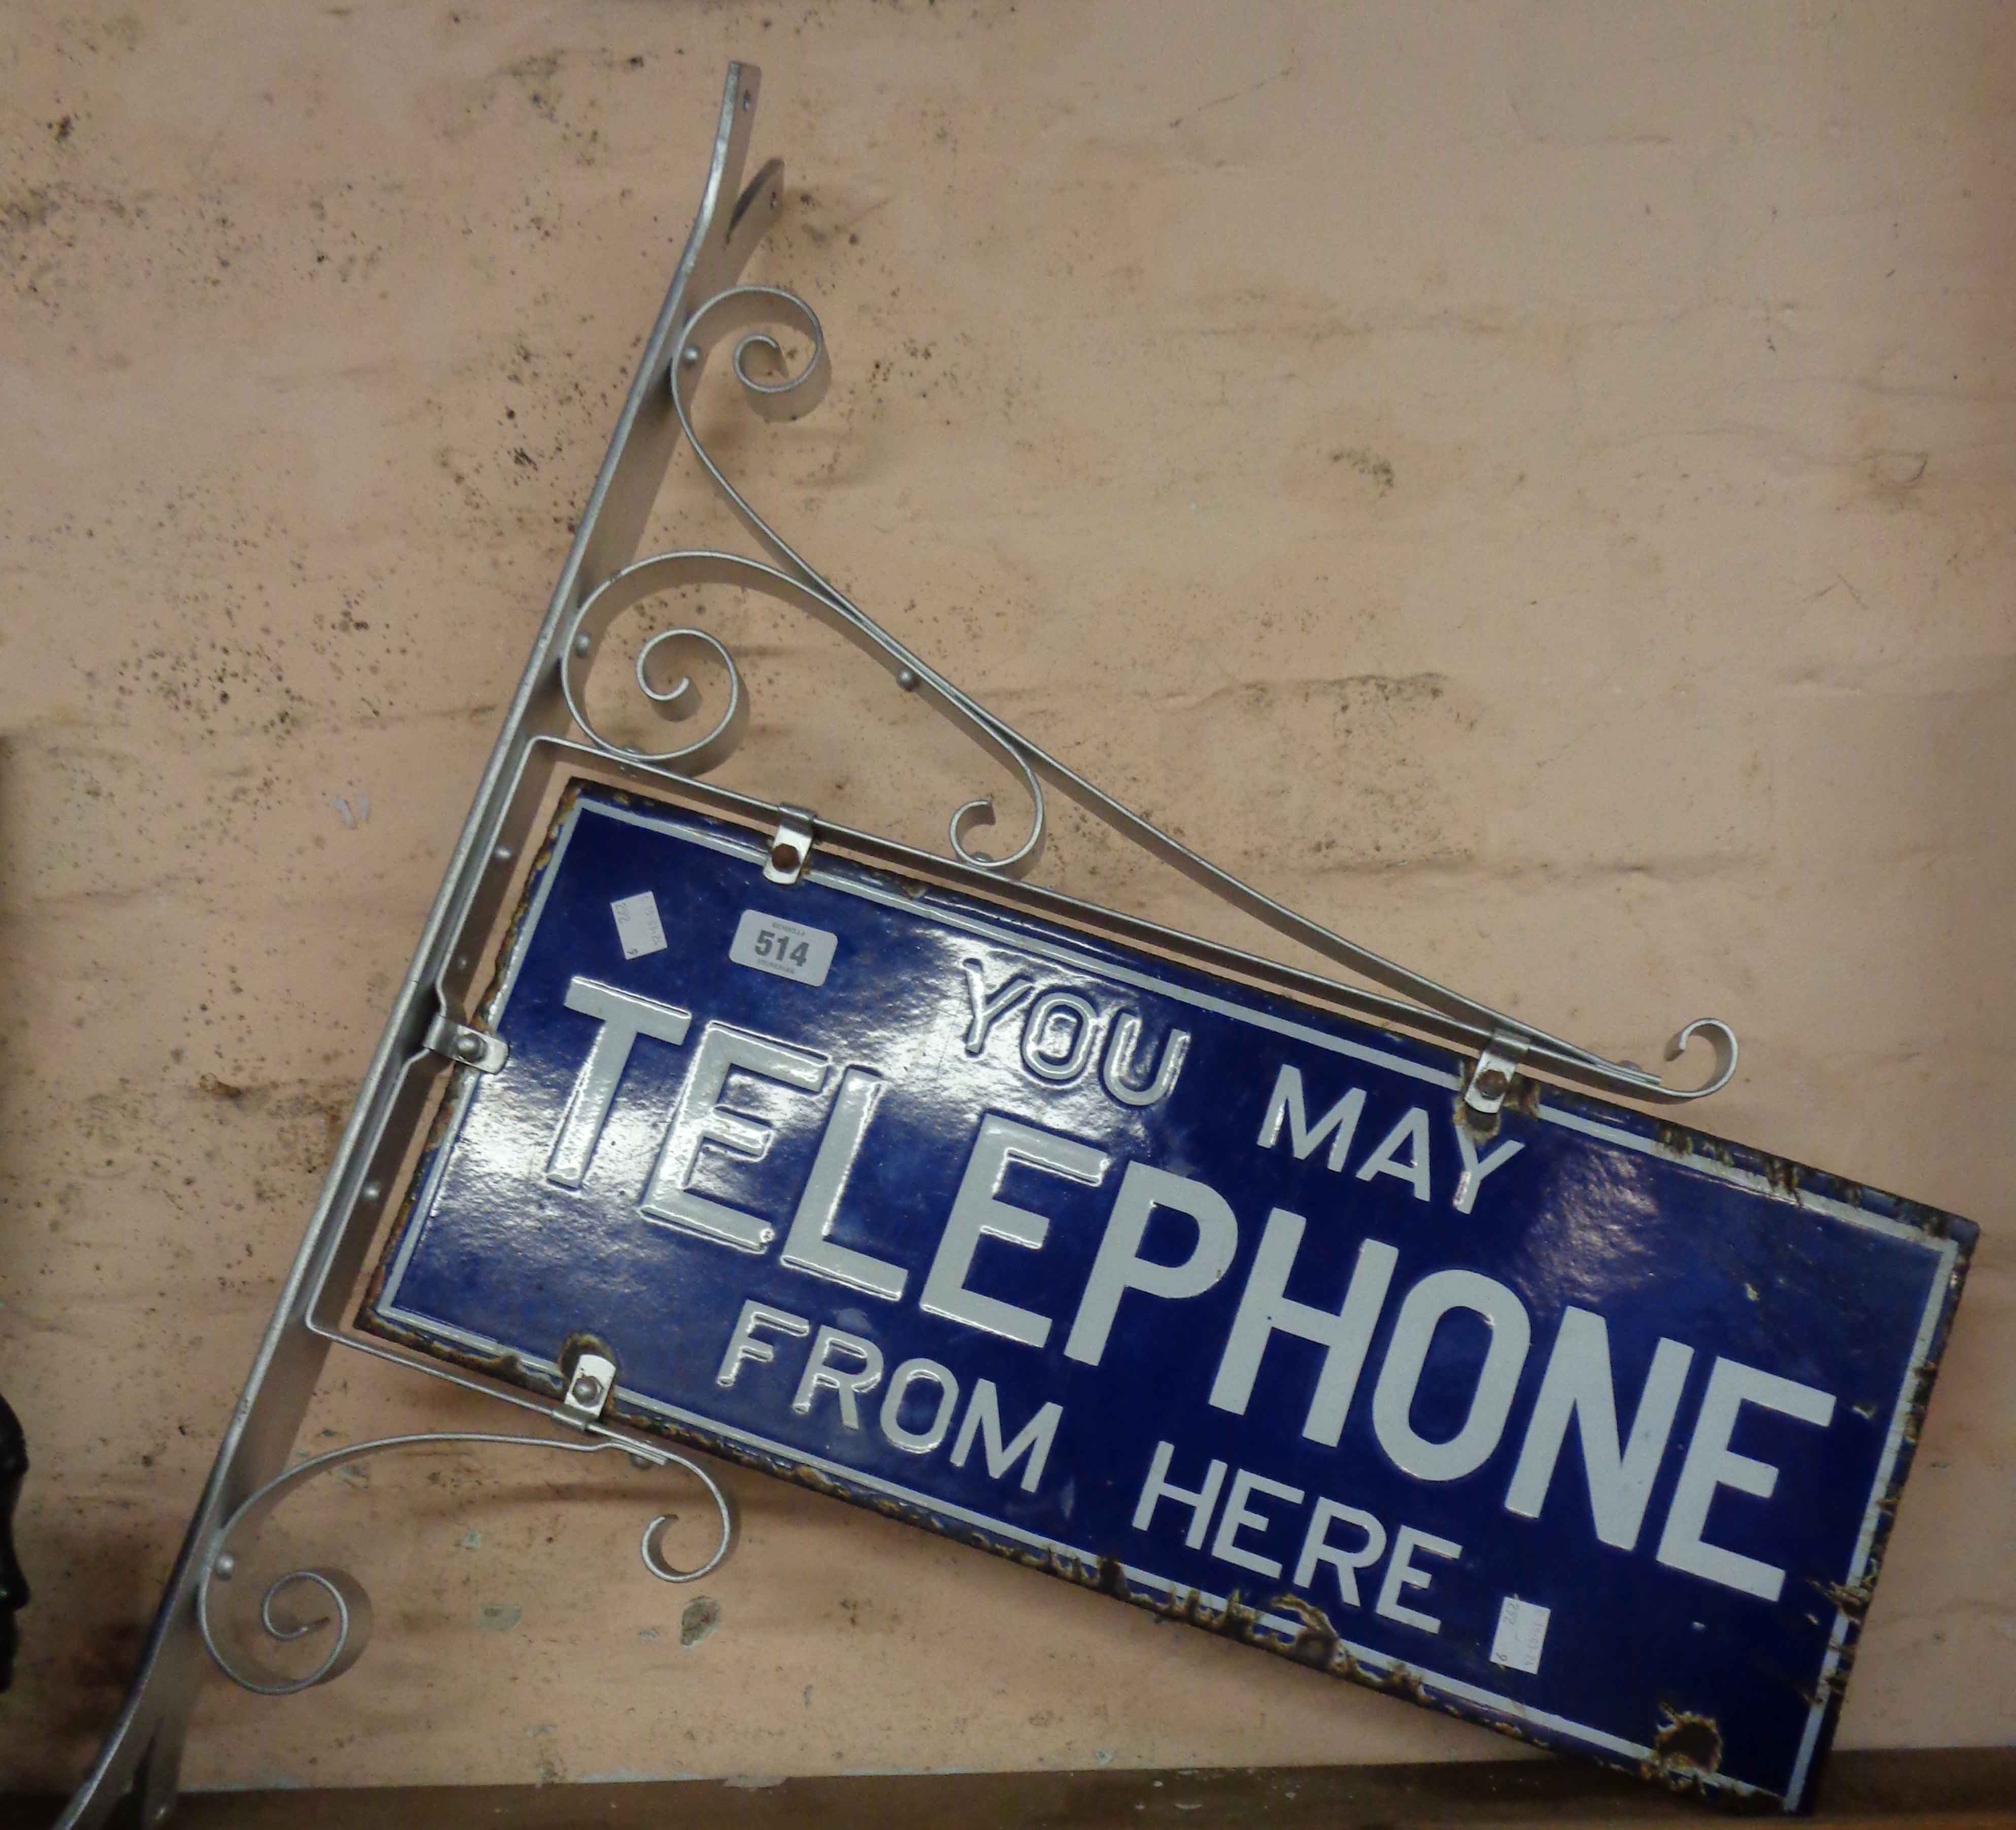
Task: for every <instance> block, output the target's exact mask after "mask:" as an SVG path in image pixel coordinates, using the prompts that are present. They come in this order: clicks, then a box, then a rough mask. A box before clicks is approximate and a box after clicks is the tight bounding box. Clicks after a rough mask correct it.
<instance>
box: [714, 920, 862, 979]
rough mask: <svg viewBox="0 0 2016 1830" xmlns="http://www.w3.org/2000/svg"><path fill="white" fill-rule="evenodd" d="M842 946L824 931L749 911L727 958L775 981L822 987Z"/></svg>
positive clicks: (738, 924) (739, 924)
mask: <svg viewBox="0 0 2016 1830" xmlns="http://www.w3.org/2000/svg"><path fill="white" fill-rule="evenodd" d="M839 944H840V937H838V936H837V935H835V934H830V933H827V932H826V929H823V928H808V927H807V926H805V923H804V922H787V921H786V920H785V919H784V918H783V916H782V915H765V914H763V913H761V911H759V910H757V909H753V908H746V909H744V910H743V911H742V919H741V920H740V922H737V923H736V927H735V938H734V939H733V940H732V941H730V942H729V946H728V957H729V958H730V959H732V960H733V961H734V962H735V963H736V965H746V966H751V967H754V969H755V970H756V971H758V972H759V973H769V974H770V975H771V976H772V977H773V978H779V979H795V980H797V982H798V983H800V984H801V985H823V984H824V983H826V974H827V973H829V972H830V971H831V970H832V968H833V949H834V948H835V947H838V946H839Z"/></svg>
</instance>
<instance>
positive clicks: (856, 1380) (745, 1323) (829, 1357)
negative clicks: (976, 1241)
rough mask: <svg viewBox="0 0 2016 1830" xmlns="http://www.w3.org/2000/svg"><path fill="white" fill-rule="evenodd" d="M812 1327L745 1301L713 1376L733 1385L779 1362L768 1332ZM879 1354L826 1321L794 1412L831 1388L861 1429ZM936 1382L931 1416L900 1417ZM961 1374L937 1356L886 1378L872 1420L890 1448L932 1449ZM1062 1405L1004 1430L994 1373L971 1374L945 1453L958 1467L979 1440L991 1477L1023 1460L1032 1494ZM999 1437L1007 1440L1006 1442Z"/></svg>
mask: <svg viewBox="0 0 2016 1830" xmlns="http://www.w3.org/2000/svg"><path fill="white" fill-rule="evenodd" d="M765 1334H770V1335H777V1336H784V1337H787V1338H789V1339H797V1340H804V1339H806V1338H807V1337H808V1336H811V1334H812V1323H811V1321H809V1320H808V1319H807V1318H805V1316H802V1315H794V1314H791V1313H790V1310H785V1309H775V1308H772V1307H769V1305H768V1304H765V1303H757V1302H753V1301H752V1302H746V1303H743V1305H742V1313H741V1314H740V1316H739V1317H737V1318H736V1323H735V1326H734V1328H733V1330H731V1331H730V1332H729V1337H728V1346H727V1348H726V1350H725V1351H724V1352H723V1353H722V1357H721V1368H720V1370H719V1371H718V1372H716V1373H715V1383H716V1384H717V1385H719V1386H722V1387H723V1388H724V1389H732V1388H733V1386H735V1385H736V1382H737V1380H738V1379H739V1378H740V1375H741V1372H742V1368H743V1366H744V1365H745V1364H746V1365H752V1366H771V1365H774V1364H776V1359H777V1343H775V1342H773V1341H770V1340H766V1339H764V1336H765ZM883 1360H884V1355H883V1352H882V1349H881V1348H880V1346H878V1345H877V1343H875V1342H873V1341H870V1340H866V1339H863V1338H862V1336H859V1335H856V1334H850V1333H848V1332H845V1331H844V1330H843V1329H841V1328H832V1327H823V1328H820V1329H819V1334H818V1336H817V1338H816V1339H814V1340H813V1342H812V1347H811V1349H810V1350H809V1352H808V1354H807V1356H806V1360H805V1367H804V1368H803V1370H802V1372H801V1374H800V1375H799V1378H798V1381H797V1390H795V1392H794V1393H793V1395H792V1397H791V1400H790V1408H791V1410H792V1411H793V1413H794V1415H797V1416H799V1417H805V1418H809V1417H811V1416H812V1415H813V1414H814V1413H815V1411H818V1410H819V1409H820V1408H821V1406H820V1403H819V1400H820V1394H821V1393H828V1392H830V1393H832V1394H833V1402H832V1407H831V1408H832V1409H833V1411H834V1413H835V1415H837V1419H838V1422H839V1425H840V1427H841V1429H847V1430H853V1431H857V1432H859V1431H860V1430H862V1429H863V1428H864V1427H865V1426H863V1424H862V1409H861V1403H860V1400H862V1398H863V1397H866V1396H867V1395H868V1394H869V1393H871V1392H873V1391H874V1390H876V1388H877V1386H879V1385H880V1383H881V1380H882V1367H883ZM920 1386H921V1387H925V1388H935V1390H936V1391H937V1393H938V1396H937V1397H936V1399H935V1400H934V1401H933V1404H932V1410H931V1418H930V1421H929V1422H927V1423H926V1424H925V1425H924V1426H923V1428H921V1429H920V1428H918V1427H916V1424H915V1423H914V1422H910V1423H906V1422H905V1421H904V1418H903V1410H904V1404H905V1400H906V1399H907V1398H908V1397H909V1395H910V1393H912V1392H913V1390H917V1389H918V1388H919V1387H920ZM959 1391H960V1386H959V1376H958V1375H957V1374H956V1373H955V1372H953V1371H952V1368H950V1367H949V1366H945V1365H941V1364H940V1363H939V1362H938V1361H935V1360H927V1359H922V1358H918V1359H912V1360H905V1361H904V1362H903V1363H902V1364H901V1365H900V1366H898V1368H896V1370H895V1373H894V1374H893V1375H891V1378H890V1380H889V1385H888V1390H887V1392H886V1393H884V1397H883V1400H882V1404H881V1408H880V1413H879V1415H878V1416H877V1423H878V1424H879V1426H880V1429H881V1431H882V1434H883V1435H884V1436H885V1437H886V1438H887V1440H888V1441H889V1442H890V1443H891V1444H893V1445H894V1446H895V1447H897V1448H898V1449H901V1450H902V1451H903V1452H904V1453H905V1454H909V1455H932V1454H936V1453H937V1452H938V1450H939V1449H940V1448H941V1447H942V1446H943V1445H944V1443H945V1437H946V1436H947V1435H948V1434H949V1433H950V1429H951V1424H952V1418H953V1416H954V1415H955V1414H956V1412H957V1411H958V1410H959ZM1063 1421H1064V1407H1063V1406H1062V1405H1061V1404H1057V1403H1054V1402H1052V1403H1049V1404H1043V1405H1041V1406H1039V1408H1038V1409H1037V1411H1036V1412H1035V1415H1033V1416H1031V1418H1030V1419H1029V1420H1028V1422H1026V1423H1025V1424H1024V1425H1023V1426H1022V1427H1021V1429H1019V1430H1017V1432H1016V1433H1015V1434H1014V1435H1013V1436H1008V1435H1007V1432H1006V1429H1005V1427H1004V1426H1003V1423H1002V1421H1001V1396H1000V1393H999V1392H998V1391H997V1390H995V1385H994V1382H993V1381H992V1379H976V1380H975V1381H974V1386H973V1397H972V1398H971V1399H970V1400H969V1402H968V1403H967V1408H966V1414H965V1415H964V1416H963V1418H960V1420H959V1433H958V1435H957V1436H956V1438H955V1439H954V1440H953V1443H952V1453H951V1454H950V1455H949V1458H948V1459H949V1461H951V1463H952V1466H953V1467H955V1468H963V1467H964V1466H965V1465H967V1460H968V1458H970V1455H971V1454H972V1452H973V1446H974V1443H975V1442H977V1443H978V1444H980V1447H981V1457H982V1459H983V1461H985V1465H986V1469H987V1474H988V1479H991V1480H1003V1479H1006V1478H1007V1477H1008V1476H1010V1474H1012V1473H1013V1472H1014V1471H1015V1465H1016V1464H1017V1462H1020V1463H1021V1475H1020V1476H1019V1477H1018V1478H1019V1479H1020V1482H1021V1487H1022V1490H1023V1491H1024V1493H1031V1494H1032V1493H1034V1492H1035V1490H1036V1488H1037V1487H1038V1485H1039V1483H1040V1482H1041V1481H1042V1478H1043V1470H1044V1469H1045V1468H1046V1465H1048V1463H1049V1456H1050V1451H1051V1449H1052V1448H1053V1446H1054V1445H1055V1444H1056V1442H1057V1430H1058V1427H1059V1426H1060V1424H1061V1423H1062V1422H1063ZM1004 1438H1005V1439H1006V1440H1004Z"/></svg>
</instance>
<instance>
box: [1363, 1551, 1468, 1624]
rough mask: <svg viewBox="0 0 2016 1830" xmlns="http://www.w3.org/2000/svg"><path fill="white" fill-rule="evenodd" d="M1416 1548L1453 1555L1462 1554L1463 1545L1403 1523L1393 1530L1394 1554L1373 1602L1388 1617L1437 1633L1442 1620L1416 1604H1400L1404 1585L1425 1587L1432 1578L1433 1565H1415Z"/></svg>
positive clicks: (1448, 1555)
mask: <svg viewBox="0 0 2016 1830" xmlns="http://www.w3.org/2000/svg"><path fill="white" fill-rule="evenodd" d="M1415 1551H1425V1552H1427V1555H1429V1556H1431V1557H1442V1558H1445V1559H1455V1558H1457V1557H1460V1556H1461V1555H1463V1546H1462V1545H1461V1544H1451V1543H1450V1542H1449V1540H1448V1539H1447V1538H1445V1537H1436V1536H1435V1533H1432V1532H1428V1531H1417V1530H1415V1529H1414V1527H1413V1526H1411V1525H1403V1526H1401V1527H1400V1529H1399V1531H1398V1532H1396V1533H1395V1534H1394V1537H1393V1555H1392V1557H1391V1560H1390V1561H1389V1562H1388V1563H1387V1566H1386V1579H1385V1580H1384V1581H1383V1582H1381V1584H1380V1585H1379V1599H1378V1600H1377V1601H1376V1602H1373V1610H1374V1611H1375V1612H1378V1613H1381V1614H1384V1616H1386V1618H1387V1619H1388V1620H1398V1621H1399V1622H1401V1623H1402V1624H1403V1625H1406V1626H1408V1627H1420V1630H1422V1631H1423V1632H1424V1633H1439V1632H1441V1631H1442V1622H1441V1621H1440V1620H1438V1619H1437V1618H1436V1617H1435V1616H1434V1615H1433V1614H1426V1613H1424V1612H1421V1610H1420V1609H1418V1608H1409V1607H1405V1606H1402V1604H1401V1601H1400V1591H1401V1590H1402V1589H1404V1588H1421V1589H1424V1588H1426V1587H1427V1586H1428V1585H1429V1584H1431V1582H1433V1581H1434V1580H1435V1572H1434V1571H1433V1570H1432V1569H1417V1568H1416V1567H1415V1566H1414V1562H1413V1556H1414V1553H1415Z"/></svg>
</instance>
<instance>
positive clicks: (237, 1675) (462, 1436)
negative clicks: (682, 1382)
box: [196, 1430, 736, 1696]
mask: <svg viewBox="0 0 2016 1830" xmlns="http://www.w3.org/2000/svg"><path fill="white" fill-rule="evenodd" d="M445 1444H466V1445H477V1444H481V1445H483V1446H484V1447H509V1448H522V1449H550V1450H555V1451H559V1452H560V1453H561V1454H574V1455H595V1454H607V1453H609V1452H611V1451H614V1452H616V1453H619V1454H624V1455H626V1456H628V1458H629V1459H630V1461H632V1463H634V1464H635V1465H637V1466H639V1467H643V1468H673V1467H675V1468H679V1469H684V1470H685V1471H686V1472H687V1473H689V1474H690V1475H692V1476H693V1478H694V1479H696V1480H697V1481H699V1483H700V1485H701V1486H702V1487H704V1488H705V1489H706V1490H707V1497H709V1498H710V1499H711V1500H712V1501H713V1502H714V1505H715V1511H716V1512H717V1514H718V1517H719V1519H720V1526H721V1531H720V1537H719V1538H718V1541H717V1542H716V1544H715V1548H714V1550H713V1551H712V1552H711V1554H710V1555H708V1556H707V1559H705V1561H704V1562H701V1563H700V1564H698V1565H697V1566H695V1567H693V1568H692V1569H679V1568H678V1567H676V1566H674V1565H672V1564H670V1563H668V1562H666V1561H665V1560H664V1557H663V1556H662V1555H661V1550H660V1547H661V1542H662V1540H663V1537H664V1530H665V1528H666V1526H668V1525H669V1524H670V1523H671V1515H670V1514H669V1513H663V1512H661V1513H660V1514H659V1515H657V1517H656V1518H654V1519H652V1520H651V1521H650V1523H649V1524H647V1525H646V1526H645V1527H644V1535H643V1541H642V1543H641V1544H640V1545H639V1550H640V1551H641V1554H642V1555H643V1562H644V1567H645V1568H646V1569H648V1570H650V1573H652V1574H653V1576H655V1577H657V1579H658V1580H660V1581H661V1582H697V1581H698V1580H700V1578H701V1577H704V1576H706V1575H708V1574H710V1573H712V1572H713V1571H714V1570H715V1569H718V1568H719V1567H720V1566H721V1565H722V1563H723V1562H725V1561H726V1560H727V1559H728V1557H729V1555H730V1553H731V1552H732V1551H733V1550H734V1548H735V1541H736V1512H735V1503H734V1501H733V1499H732V1498H731V1497H730V1496H729V1491H728V1490H727V1489H726V1488H725V1487H723V1486H722V1484H721V1483H720V1482H718V1480H716V1479H715V1478H714V1476H712V1475H711V1474H709V1473H708V1472H707V1470H706V1469H704V1468H702V1467H700V1465H698V1464H697V1462H693V1461H688V1460H687V1459H686V1457H685V1456H683V1455H680V1454H674V1453H672V1452H671V1451H669V1450H664V1449H657V1448H647V1447H642V1446H640V1445H639V1444H634V1443H628V1442H621V1441H618V1440H617V1439H615V1438H614V1437H613V1436H604V1437H599V1438H591V1439H589V1440H586V1441H583V1442H570V1441H567V1440H563V1439H561V1438H559V1437H556V1436H499V1435H494V1434H491V1433H488V1432H487V1431H478V1430H454V1431H441V1432H431V1433H426V1434H422V1435H415V1436H380V1437H376V1438H375V1439H373V1440H371V1441H369V1442H362V1443H352V1444H349V1445H348V1446H347V1447H344V1448H340V1449H332V1450H331V1451H329V1453H328V1454H323V1455H315V1456H311V1458H309V1459H308V1460H307V1461H301V1462H298V1463H297V1464H296V1465H294V1466H293V1467H292V1468H290V1469H288V1470H287V1471H286V1473H284V1474H282V1475H279V1476H277V1477H275V1479H272V1480H270V1481H268V1482H267V1483H266V1484H265V1486H264V1487H261V1488H260V1489H259V1490H257V1492H256V1493H254V1494H252V1495H251V1496H250V1497H249V1498H248V1499H247V1500H246V1501H244V1503H243V1505H240V1506H239V1508H238V1509H237V1510H236V1512H233V1513H232V1515H231V1516H230V1518H229V1519H227V1520H226V1521H225V1525H224V1528H223V1530H221V1531H220V1532H218V1534H217V1537H216V1540H215V1541H214V1544H213V1546H212V1548H211V1552H210V1556H209V1559H208V1561H207V1563H206V1565H205V1566H204V1568H203V1574H202V1577H201V1579H200V1582H199V1584H198V1585H197V1588H196V1625H197V1627H198V1630H200V1632H201V1634H202V1635H203V1645H204V1646H205V1647H206V1648H207V1649H208V1651H209V1652H210V1656H211V1659H213V1660H214V1662H215V1663H216V1665H217V1668H218V1670H220V1671H221V1672H222V1673H223V1674H225V1677H229V1679H230V1680H231V1681H232V1683H234V1684H237V1685H239V1687H240V1688H242V1689H245V1690H249V1691H253V1692H257V1694H258V1695H261V1696H293V1695H298V1694H299V1693H300V1692H302V1691H304V1690H311V1689H313V1688H315V1686H316V1685H317V1684H327V1683H329V1681H331V1680H332V1679H333V1678H337V1677H341V1676H342V1675H343V1674H344V1672H346V1671H347V1670H349V1669H350V1667H351V1666H352V1665H354V1664H355V1663H357V1661H358V1659H359V1658H361V1657H362V1656H363V1653H364V1649H365V1645H367V1644H368V1643H369V1640H370V1637H371V1627H372V1609H371V1598H370V1596H369V1594H368V1593H367V1592H366V1591H365V1588H364V1586H363V1584H362V1583H360V1582H358V1580H357V1579H356V1577H354V1576H352V1575H351V1573H349V1572H348V1571H347V1570H344V1569H326V1568H319V1567H318V1568H311V1569H290V1570H289V1571H287V1572H286V1573H285V1574H284V1575H281V1576H279V1577H275V1578H274V1580H272V1582H271V1583H269V1584H268V1585H267V1587H266V1590H265V1594H264V1595H261V1597H260V1600H259V1624H260V1627H261V1630H263V1631H264V1632H265V1634H266V1636H267V1637H268V1638H269V1639H271V1640H272V1641H275V1643H276V1644H279V1645H292V1644H294V1643H296V1642H297V1641H301V1640H303V1639H305V1638H308V1637H309V1635H311V1634H314V1633H316V1632H318V1631H320V1630H323V1629H329V1630H330V1631H331V1638H330V1642H329V1648H328V1650H327V1651H326V1652H325V1653H324V1654H323V1655H322V1659H321V1660H320V1662H319V1663H317V1664H316V1665H315V1667H314V1668H313V1669H312V1670H310V1671H308V1673H307V1674H305V1675H304V1676H301V1677H289V1676H287V1675H286V1674H284V1673H283V1672H280V1671H277V1670H273V1669H272V1668H271V1667H269V1666H266V1665H264V1664H261V1663H258V1662H257V1661H256V1660H247V1659H234V1658H232V1656H229V1655H228V1654H227V1653H226V1652H225V1650H224V1648H223V1646H222V1645H221V1644H220V1643H219V1637H218V1630H217V1626H216V1623H215V1621H214V1620H213V1618H212V1613H211V1601H212V1597H211V1588H212V1585H213V1584H215V1583H218V1582H229V1581H231V1580H233V1579H234V1578H235V1577H236V1575H237V1573H238V1552H237V1551H236V1550H235V1549H234V1548H232V1544H233V1540H234V1539H235V1538H236V1537H237V1536H239V1534H240V1533H243V1532H247V1531H249V1530H250V1529H252V1528H253V1527H254V1526H256V1525H257V1523H259V1522H261V1520H263V1519H265V1517H266V1515H268V1513H269V1512H272V1509H273V1508H274V1507H275V1505H278V1504H279V1502H280V1501H282V1500H283V1499H284V1498H286V1496H287V1495H288V1494H289V1493H290V1492H291V1491H292V1490H293V1489H294V1488H295V1487H299V1486H300V1485H301V1484H302V1483H304V1481H308V1480H311V1479H313V1478H314V1477H315V1476H316V1475H318V1474H321V1473H323V1472H326V1471H327V1470H329V1469H333V1468H338V1467H340V1466H342V1465H344V1464H345V1463H347V1462H351V1461H359V1460H362V1458H364V1457H365V1456H366V1455H375V1454H380V1453H381V1452H382V1451H385V1450H387V1449H405V1448H419V1447H441V1446H443V1445H445ZM304 1602H308V1603H310V1604H311V1605H319V1606H320V1607H321V1608H322V1610H323V1611H322V1612H319V1613H311V1612H308V1611H307V1609H304V1607H303V1605H302V1604H303V1603H304Z"/></svg>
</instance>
